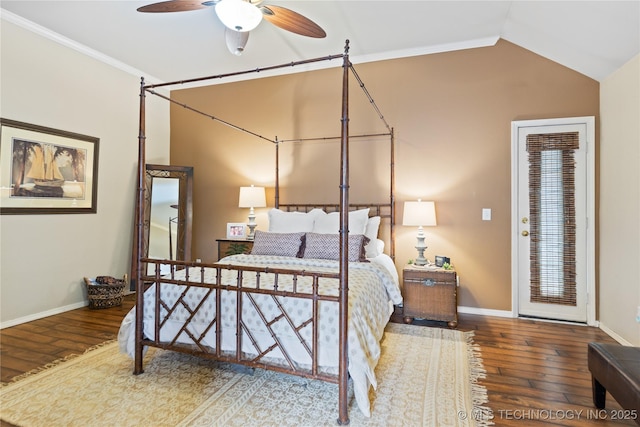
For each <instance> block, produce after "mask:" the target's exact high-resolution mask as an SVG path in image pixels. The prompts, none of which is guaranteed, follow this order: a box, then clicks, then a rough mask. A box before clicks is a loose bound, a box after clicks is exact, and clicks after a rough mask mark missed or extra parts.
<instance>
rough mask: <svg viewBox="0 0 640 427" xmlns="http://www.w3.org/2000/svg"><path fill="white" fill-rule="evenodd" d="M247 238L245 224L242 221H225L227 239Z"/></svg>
mask: <svg viewBox="0 0 640 427" xmlns="http://www.w3.org/2000/svg"><path fill="white" fill-rule="evenodd" d="M246 238H247V224H245V223H244V222H228V223H227V239H236V240H243V239H246Z"/></svg>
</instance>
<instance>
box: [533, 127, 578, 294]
mask: <svg viewBox="0 0 640 427" xmlns="http://www.w3.org/2000/svg"><path fill="white" fill-rule="evenodd" d="M578 148H579V145H578V132H568V133H555V134H538V135H528V136H527V152H528V153H529V221H530V232H529V236H530V239H531V240H530V262H531V283H530V286H531V302H537V303H549V304H563V305H571V306H575V305H576V261H575V259H576V209H575V162H574V150H577V149H578Z"/></svg>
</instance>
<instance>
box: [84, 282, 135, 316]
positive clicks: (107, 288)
mask: <svg viewBox="0 0 640 427" xmlns="http://www.w3.org/2000/svg"><path fill="white" fill-rule="evenodd" d="M126 283H127V281H126V276H125V279H123V280H120V279H116V278H115V277H111V276H98V277H96V278H95V280H91V279H89V278H88V277H85V278H84V284H85V287H86V288H87V295H88V296H89V308H91V309H101V308H109V307H117V306H120V305H122V298H123V296H124V287H125V285H126Z"/></svg>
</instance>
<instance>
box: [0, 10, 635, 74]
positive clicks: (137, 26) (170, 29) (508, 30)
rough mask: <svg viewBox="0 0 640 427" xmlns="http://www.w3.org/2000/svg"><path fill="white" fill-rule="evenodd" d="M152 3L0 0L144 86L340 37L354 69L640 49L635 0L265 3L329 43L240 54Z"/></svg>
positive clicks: (607, 66) (305, 49)
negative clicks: (487, 54) (491, 51)
mask: <svg viewBox="0 0 640 427" xmlns="http://www.w3.org/2000/svg"><path fill="white" fill-rule="evenodd" d="M152 2H153V1H123V0H120V1H98V0H85V1H77V0H76V1H57V0H45V1H30V0H20V1H11V0H2V1H1V2H0V7H1V8H2V9H1V12H2V18H3V19H5V20H8V21H10V22H14V23H17V24H18V25H21V26H24V27H27V28H30V29H32V30H34V31H36V32H39V33H41V34H43V35H45V36H48V37H52V38H54V39H56V40H57V41H59V42H61V43H64V44H67V45H69V46H71V47H73V48H75V49H78V50H80V51H83V52H85V53H88V54H90V55H93V56H96V57H98V58H100V59H102V60H105V61H106V62H109V63H112V64H114V65H116V66H119V67H121V68H124V69H127V70H128V71H130V72H133V73H137V74H140V75H144V76H145V77H146V78H147V80H148V81H150V82H157V81H174V80H181V79H188V78H195V77H203V76H210V75H217V74H221V73H226V72H233V71H239V70H247V69H253V68H256V67H263V66H268V65H275V64H283V63H288V62H291V61H296V60H301V59H309V58H316V57H322V56H326V55H332V54H340V53H342V52H343V48H344V44H345V43H344V42H345V40H346V39H349V40H350V55H351V56H350V59H351V61H352V62H354V63H360V62H366V61H372V60H382V59H388V58H397V57H403V56H412V55H422V54H427V53H436V52H443V51H450V50H457V49H467V48H473V47H479V46H489V45H493V44H494V43H495V42H496V41H497V40H498V38H503V39H505V40H508V41H510V42H512V43H515V44H517V45H519V46H522V47H524V48H526V49H529V50H531V51H533V52H536V53H538V54H540V55H543V56H545V57H547V58H549V59H551V60H554V61H556V62H559V63H561V64H563V65H565V66H567V67H569V68H572V69H574V70H576V71H578V72H580V73H583V74H585V75H587V76H589V77H591V78H593V79H596V80H602V79H603V78H605V77H606V76H608V75H609V74H610V73H612V72H613V71H615V70H616V69H618V68H619V67H620V66H622V65H623V64H624V63H626V62H627V61H629V60H630V59H632V58H633V57H635V56H636V55H638V53H639V52H640V0H633V1H396V0H385V1H375V0H369V1H364V0H352V1H330V0H316V1H313V0H307V1H286V0H265V3H264V4H274V5H278V6H283V7H286V8H289V9H292V10H294V11H296V12H298V13H300V14H302V15H304V16H306V17H308V18H310V19H311V20H313V21H315V22H316V23H317V24H319V25H320V26H321V27H323V28H324V30H325V31H326V32H327V37H326V38H324V39H313V38H308V37H303V36H300V35H297V34H293V33H290V32H287V31H285V30H282V29H280V28H277V27H275V26H273V25H272V24H270V23H269V22H267V21H264V20H263V22H262V23H261V24H260V25H259V26H258V28H256V29H255V30H253V31H252V32H251V35H250V38H249V42H248V44H247V47H246V50H245V53H244V54H243V55H242V56H240V57H238V56H234V55H232V54H230V53H229V52H228V50H227V48H226V46H225V41H224V30H223V28H224V27H223V26H222V24H221V23H220V21H219V20H218V19H217V17H216V16H215V13H214V9H213V8H207V9H203V10H196V11H190V12H178V13H161V14H150V13H139V12H137V11H136V8H138V7H140V6H143V5H146V4H149V3H152ZM332 65H333V64H332ZM335 65H338V64H337V63H336V64H335ZM262 75H268V73H265V74H262ZM253 76H254V77H255V76H256V75H253ZM257 76H261V75H260V74H258V75H257Z"/></svg>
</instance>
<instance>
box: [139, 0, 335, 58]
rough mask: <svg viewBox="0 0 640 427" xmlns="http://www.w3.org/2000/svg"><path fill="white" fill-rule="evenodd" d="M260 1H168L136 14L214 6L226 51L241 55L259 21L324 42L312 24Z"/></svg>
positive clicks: (318, 28)
mask: <svg viewBox="0 0 640 427" xmlns="http://www.w3.org/2000/svg"><path fill="white" fill-rule="evenodd" d="M262 2H263V0H209V1H198V0H168V1H162V2H159V3H152V4H148V5H146V6H142V7H139V8H138V9H137V10H138V12H148V13H163V12H185V11H189V10H198V9H206V8H208V7H211V6H214V8H215V11H216V15H218V18H219V19H220V21H222V23H223V24H224V26H225V40H226V43H227V48H228V49H229V51H230V52H231V53H233V54H235V55H241V54H242V52H243V51H244V48H245V46H246V44H247V41H248V40H249V32H250V31H251V30H253V29H254V28H256V27H257V26H258V24H260V22H261V21H262V18H264V19H266V20H267V21H269V22H271V23H272V24H273V25H275V26H277V27H280V28H282V29H284V30H287V31H291V32H292V33H296V34H300V35H302V36H307V37H314V38H324V37H326V36H327V33H325V31H324V30H323V29H322V28H321V27H320V26H319V25H318V24H316V23H315V22H313V21H312V20H310V19H309V18H306V17H304V16H302V15H300V14H299V13H297V12H294V11H293V10H290V9H287V8H285V7H281V6H274V5H263V4H262Z"/></svg>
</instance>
